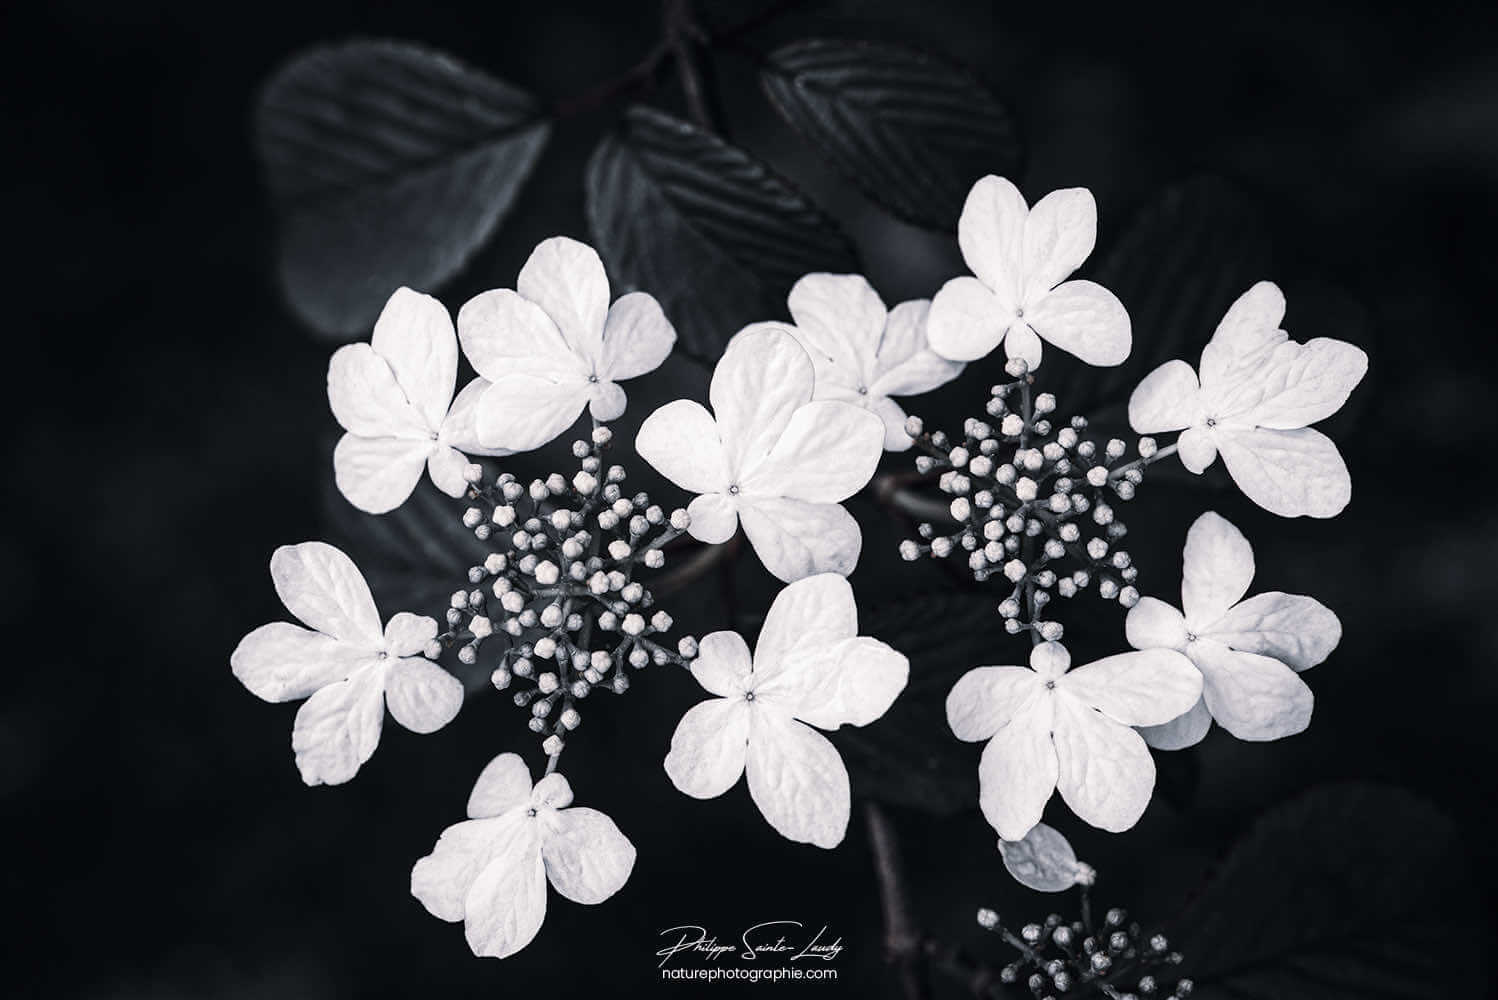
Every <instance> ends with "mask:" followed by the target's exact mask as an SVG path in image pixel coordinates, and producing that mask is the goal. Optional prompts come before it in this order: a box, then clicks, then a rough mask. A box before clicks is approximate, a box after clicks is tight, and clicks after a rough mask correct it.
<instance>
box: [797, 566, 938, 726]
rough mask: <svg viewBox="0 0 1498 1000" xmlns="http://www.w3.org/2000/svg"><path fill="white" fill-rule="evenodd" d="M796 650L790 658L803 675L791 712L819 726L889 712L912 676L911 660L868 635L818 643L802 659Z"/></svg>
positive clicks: (858, 722) (862, 721) (857, 722)
mask: <svg viewBox="0 0 1498 1000" xmlns="http://www.w3.org/2000/svg"><path fill="white" fill-rule="evenodd" d="M838 579H841V577H839V578H838ZM798 653H799V651H798V652H796V653H792V657H793V658H795V659H797V660H798V663H797V666H796V669H797V670H798V671H800V672H801V673H802V675H803V677H802V680H801V681H800V682H799V685H798V689H799V701H798V704H797V705H796V708H795V709H794V711H793V714H794V715H795V717H796V718H798V719H800V720H801V721H802V722H805V723H807V724H808V725H812V726H816V727H817V728H818V729H836V728H838V727H839V726H842V725H850V726H866V725H868V724H869V723H871V722H873V721H874V720H875V719H877V718H879V717H880V716H881V715H883V714H884V713H885V712H887V711H889V707H890V705H892V704H894V701H895V699H896V698H897V697H899V695H900V692H901V691H904V690H905V684H906V682H907V681H908V680H909V679H910V661H909V660H907V659H906V658H905V657H904V656H903V655H902V654H901V653H899V652H897V651H896V650H895V649H893V648H892V647H890V646H889V645H888V644H886V643H883V642H880V641H879V640H878V639H875V638H873V637H872V636H866V635H865V636H854V637H852V638H850V639H841V640H838V641H836V642H833V643H830V644H828V645H824V646H820V647H818V649H817V650H816V651H815V652H814V653H813V652H812V651H808V653H807V656H806V660H805V661H804V662H799V661H800V657H799V655H798Z"/></svg>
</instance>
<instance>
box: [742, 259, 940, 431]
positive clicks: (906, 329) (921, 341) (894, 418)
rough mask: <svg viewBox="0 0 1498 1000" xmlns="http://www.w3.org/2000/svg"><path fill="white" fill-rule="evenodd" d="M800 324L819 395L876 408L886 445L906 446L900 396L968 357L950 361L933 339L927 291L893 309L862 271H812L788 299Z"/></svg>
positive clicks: (930, 385)
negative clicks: (934, 347)
mask: <svg viewBox="0 0 1498 1000" xmlns="http://www.w3.org/2000/svg"><path fill="white" fill-rule="evenodd" d="M787 305H788V306H789V307H790V312H791V318H792V319H793V320H794V321H795V325H794V326H791V327H785V326H783V325H782V324H779V323H763V324H756V326H759V327H774V328H781V329H788V330H789V331H790V332H791V334H793V335H794V336H795V338H796V340H797V341H799V342H800V344H801V346H802V347H804V348H806V353H808V354H810V355H811V361H812V366H813V368H814V369H815V372H816V386H815V389H814V394H813V398H815V399H840V400H842V401H844V402H847V403H853V404H854V405H856V406H862V407H863V408H864V409H867V410H870V411H872V412H873V413H874V414H875V415H877V416H878V417H879V419H880V420H882V421H884V447H885V449H886V450H888V451H905V450H906V449H908V448H909V447H910V446H911V445H912V444H914V442H913V441H912V440H911V437H910V435H909V434H906V433H905V411H904V410H903V409H901V408H900V404H899V403H897V402H895V401H894V400H893V399H892V398H890V397H892V396H895V395H900V396H914V395H917V394H919V393H923V392H929V391H930V390H932V389H935V388H936V387H937V386H939V385H943V384H945V383H947V382H950V381H952V379H954V378H956V377H957V376H958V375H960V374H961V373H962V368H963V365H962V364H961V363H960V362H957V361H948V360H947V359H946V358H943V357H942V356H941V355H939V354H937V353H936V352H935V351H933V350H931V348H930V346H929V345H927V343H926V314H927V312H928V311H929V310H930V308H931V303H930V302H929V301H928V300H926V299H916V300H914V301H911V302H901V303H900V304H899V305H897V306H895V307H894V309H888V310H887V309H885V307H884V300H883V299H881V298H880V297H879V293H878V292H876V291H874V288H873V286H872V285H870V284H869V282H868V280H867V279H866V278H864V277H863V275H861V274H808V275H806V276H805V277H803V278H802V279H801V280H799V281H797V282H796V284H795V285H794V286H792V288H791V294H790V297H789V299H788V301H787Z"/></svg>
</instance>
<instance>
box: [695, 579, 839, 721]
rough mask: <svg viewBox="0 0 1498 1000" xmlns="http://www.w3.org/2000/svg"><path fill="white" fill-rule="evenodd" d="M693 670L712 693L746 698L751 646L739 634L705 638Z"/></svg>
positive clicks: (717, 634)
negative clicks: (744, 696) (744, 694)
mask: <svg viewBox="0 0 1498 1000" xmlns="http://www.w3.org/2000/svg"><path fill="white" fill-rule="evenodd" d="M839 579H841V577H839ZM691 671H692V676H693V677H695V678H697V683H698V684H701V685H702V686H703V688H705V689H706V690H707V691H708V692H709V693H710V694H715V695H717V696H718V697H720V698H732V697H737V696H739V695H742V694H743V693H744V692H745V691H746V690H747V689H748V685H749V680H750V674H751V673H753V671H754V663H753V660H752V659H751V657H750V655H749V644H748V643H747V642H745V641H744V637H743V636H741V635H739V634H738V633H737V632H728V631H722V632H713V633H712V634H710V635H705V636H703V637H702V642H701V643H700V644H699V645H698V647H697V656H696V658H694V659H693V660H692V666H691Z"/></svg>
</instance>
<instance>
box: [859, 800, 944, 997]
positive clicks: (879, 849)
mask: <svg viewBox="0 0 1498 1000" xmlns="http://www.w3.org/2000/svg"><path fill="white" fill-rule="evenodd" d="M864 819H865V820H866V821H867V823H868V827H869V847H870V848H871V849H872V850H873V852H874V874H875V875H876V876H877V877H878V880H879V908H880V911H881V912H882V913H883V915H884V956H885V961H886V962H888V963H889V964H891V965H893V966H895V971H896V973H897V975H898V976H899V978H900V988H901V990H902V991H903V993H904V994H905V997H906V998H907V1000H924V998H925V997H927V996H929V995H930V991H929V990H928V989H927V983H926V976H925V972H926V954H927V952H926V949H925V948H924V947H923V946H922V941H921V932H920V929H919V928H918V927H917V926H916V922H915V917H914V916H913V915H912V914H911V912H910V898H909V895H908V893H907V892H906V889H905V872H904V870H903V868H902V867H901V865H900V849H899V843H898V840H897V839H896V836H895V828H894V825H893V824H892V823H890V821H889V817H888V816H886V815H885V814H884V810H883V809H882V808H880V806H879V804H878V803H877V802H874V801H872V800H870V801H867V802H865V803H864Z"/></svg>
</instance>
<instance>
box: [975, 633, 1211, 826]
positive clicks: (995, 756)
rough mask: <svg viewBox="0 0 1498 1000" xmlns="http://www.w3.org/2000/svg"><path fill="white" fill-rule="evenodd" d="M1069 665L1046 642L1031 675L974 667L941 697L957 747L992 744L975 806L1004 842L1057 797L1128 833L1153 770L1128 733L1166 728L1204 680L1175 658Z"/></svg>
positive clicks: (1167, 653) (1027, 670)
mask: <svg viewBox="0 0 1498 1000" xmlns="http://www.w3.org/2000/svg"><path fill="white" fill-rule="evenodd" d="M1070 666H1071V654H1069V653H1068V652H1067V651H1066V647H1065V646H1062V645H1061V644H1060V643H1058V642H1043V643H1041V644H1039V645H1038V646H1036V647H1035V648H1034V649H1033V650H1032V651H1031V653H1030V666H1029V667H977V668H975V669H973V670H969V671H968V672H967V673H966V674H963V675H962V677H961V678H959V679H958V681H957V683H956V684H955V685H954V686H953V687H952V690H951V691H950V692H949V693H948V694H947V723H948V724H949V725H950V726H951V727H952V732H953V733H954V734H955V735H956V736H957V738H958V739H961V740H968V741H977V740H987V741H988V745H987V746H986V747H984V749H983V757H982V760H981V761H980V763H979V765H978V785H979V796H978V804H979V806H980V807H981V808H982V810H983V815H984V817H985V818H987V820H988V822H989V823H990V824H992V825H993V828H994V829H995V830H997V831H998V833H999V836H1000V837H1002V838H1003V839H1005V840H1022V839H1024V837H1025V836H1026V835H1027V834H1028V833H1029V832H1030V831H1031V830H1032V829H1033V828H1034V826H1035V824H1036V823H1039V822H1040V816H1041V813H1042V811H1043V810H1044V809H1045V804H1046V802H1047V801H1048V800H1049V799H1050V797H1051V793H1052V792H1053V791H1055V790H1057V789H1058V788H1059V789H1060V791H1061V797H1062V798H1063V799H1064V800H1065V801H1066V804H1067V805H1068V806H1070V807H1071V810H1072V812H1074V813H1076V814H1077V815H1078V816H1079V817H1081V818H1082V819H1084V820H1086V821H1087V822H1088V823H1091V824H1092V825H1093V826H1096V827H1100V828H1102V829H1104V830H1110V831H1113V832H1118V831H1121V830H1127V829H1128V828H1129V827H1131V826H1133V825H1134V823H1135V822H1136V821H1138V819H1139V817H1140V816H1141V815H1143V813H1144V809H1145V806H1147V805H1149V800H1150V795H1151V793H1152V792H1153V791H1154V787H1155V762H1154V761H1153V760H1152V759H1151V758H1150V752H1149V748H1148V747H1146V746H1145V744H1144V740H1143V739H1142V738H1140V736H1139V734H1138V733H1136V732H1135V731H1134V730H1133V729H1131V728H1130V727H1131V726H1148V725H1158V724H1160V723H1163V722H1168V721H1170V720H1171V719H1174V718H1175V717H1176V716H1178V715H1180V714H1181V713H1183V712H1185V711H1186V710H1187V709H1189V708H1190V707H1191V706H1192V705H1194V704H1196V701H1197V699H1198V698H1200V697H1201V690H1202V679H1201V674H1200V673H1198V672H1197V670H1196V668H1195V667H1193V666H1192V665H1191V661H1190V660H1188V659H1187V658H1186V657H1185V656H1183V655H1181V654H1180V653H1178V652H1176V651H1175V650H1172V649H1153V650H1148V651H1141V652H1134V653H1120V654H1118V655H1116V656H1108V657H1104V658H1103V659H1101V660H1097V661H1095V662H1093V663H1090V664H1087V665H1085V666H1081V667H1078V668H1077V669H1075V670H1070V671H1069V670H1068V668H1069V667H1070Z"/></svg>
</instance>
